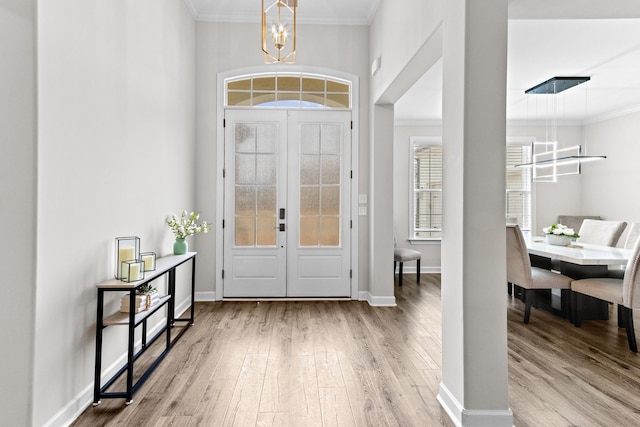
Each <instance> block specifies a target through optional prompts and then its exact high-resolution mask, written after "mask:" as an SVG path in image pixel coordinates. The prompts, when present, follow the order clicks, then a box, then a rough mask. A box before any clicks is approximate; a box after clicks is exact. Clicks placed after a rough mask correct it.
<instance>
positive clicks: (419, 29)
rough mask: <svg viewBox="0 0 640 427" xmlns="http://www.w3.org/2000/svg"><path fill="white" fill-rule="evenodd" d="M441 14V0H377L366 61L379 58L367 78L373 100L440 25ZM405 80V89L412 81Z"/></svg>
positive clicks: (386, 87) (390, 84)
mask: <svg viewBox="0 0 640 427" xmlns="http://www.w3.org/2000/svg"><path fill="white" fill-rule="evenodd" d="M442 15H443V0H428V1H425V0H405V1H403V2H402V5H401V6H399V4H398V2H397V1H392V0H380V3H379V4H378V9H377V11H376V14H375V16H374V18H373V21H372V22H371V57H370V62H369V64H371V62H372V61H373V60H374V59H375V58H378V57H379V58H380V69H379V70H378V72H377V73H376V75H375V77H374V78H373V79H371V99H372V100H373V101H374V102H376V101H378V100H379V98H380V97H381V96H382V95H383V94H384V92H385V91H386V90H387V89H388V88H389V87H390V86H392V85H394V82H395V80H396V79H397V78H398V75H400V74H401V73H402V72H403V68H405V67H406V66H407V64H408V63H410V62H411V61H412V59H413V58H414V56H415V55H416V53H417V52H418V51H419V50H420V48H421V47H422V46H423V45H424V44H425V42H426V41H427V40H428V39H429V37H430V36H431V35H432V33H433V32H434V31H435V30H436V28H437V27H438V26H439V25H440V23H441V21H442ZM436 59H437V58H436ZM423 71H426V70H423ZM406 83H407V85H406V86H405V89H408V88H409V87H411V86H412V85H413V83H414V82H406ZM400 95H402V93H400ZM391 102H395V100H391Z"/></svg>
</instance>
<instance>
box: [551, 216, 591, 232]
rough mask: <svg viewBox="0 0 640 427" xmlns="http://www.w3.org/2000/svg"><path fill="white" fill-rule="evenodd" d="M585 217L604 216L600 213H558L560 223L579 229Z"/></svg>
mask: <svg viewBox="0 0 640 427" xmlns="http://www.w3.org/2000/svg"><path fill="white" fill-rule="evenodd" d="M585 219H602V217H601V216H599V215H558V224H563V225H566V226H567V227H569V228H573V229H574V230H576V231H578V230H580V227H582V223H583V222H584V220H585Z"/></svg>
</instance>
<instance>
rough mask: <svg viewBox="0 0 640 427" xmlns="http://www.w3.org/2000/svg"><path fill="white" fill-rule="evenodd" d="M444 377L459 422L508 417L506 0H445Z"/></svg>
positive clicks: (500, 421) (446, 399)
mask: <svg viewBox="0 0 640 427" xmlns="http://www.w3.org/2000/svg"><path fill="white" fill-rule="evenodd" d="M443 66H444V73H443V74H444V87H443V156H444V183H443V186H444V219H443V241H442V329H443V330H442V382H441V384H440V393H439V394H438V400H439V401H440V403H441V405H442V406H443V407H444V408H445V410H446V411H447V413H448V414H449V416H450V417H451V418H452V419H453V421H454V422H455V423H456V425H461V426H481V425H482V426H488V425H490V426H494V427H499V426H512V425H513V414H512V413H511V411H510V409H509V396H508V372H507V331H506V322H507V319H506V300H507V299H506V272H505V269H506V259H505V258H506V252H505V222H504V203H505V202H504V199H505V193H504V189H505V182H504V181H505V143H506V130H505V126H506V119H505V115H506V66H507V0H447V1H446V2H445V18H444V37H443Z"/></svg>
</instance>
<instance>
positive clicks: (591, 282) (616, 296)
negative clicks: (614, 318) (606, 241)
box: [571, 240, 640, 353]
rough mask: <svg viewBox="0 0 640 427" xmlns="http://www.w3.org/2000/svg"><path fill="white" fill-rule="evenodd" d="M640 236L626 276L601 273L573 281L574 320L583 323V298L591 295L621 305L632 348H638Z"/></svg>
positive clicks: (623, 325)
mask: <svg viewBox="0 0 640 427" xmlns="http://www.w3.org/2000/svg"><path fill="white" fill-rule="evenodd" d="M639 264H640V240H636V242H635V244H634V246H633V249H632V251H631V257H630V258H629V261H628V262H627V268H626V270H625V274H624V278H623V279H616V278H611V277H598V278H591V279H581V280H574V281H572V282H571V291H572V293H571V295H572V300H573V303H572V305H573V307H574V308H575V310H574V314H575V317H574V324H575V325H576V326H577V327H580V326H582V302H583V301H582V300H583V296H584V295H587V296H590V297H593V298H597V299H600V300H603V301H607V302H610V303H612V304H617V305H618V327H619V328H625V329H626V331H627V341H628V342H629V348H630V349H631V351H633V352H634V353H637V352H638V346H637V344H636V334H635V330H634V328H633V308H634V307H636V308H637V307H638V306H640V285H639V284H638V282H639V281H640V267H639V266H638V265H639Z"/></svg>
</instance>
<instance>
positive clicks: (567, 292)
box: [560, 289, 572, 319]
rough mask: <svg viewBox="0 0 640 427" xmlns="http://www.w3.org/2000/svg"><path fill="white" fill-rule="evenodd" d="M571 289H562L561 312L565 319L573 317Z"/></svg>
mask: <svg viewBox="0 0 640 427" xmlns="http://www.w3.org/2000/svg"><path fill="white" fill-rule="evenodd" d="M571 294H572V292H571V289H562V290H560V295H561V296H560V312H561V313H562V315H563V316H564V318H565V319H571Z"/></svg>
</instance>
